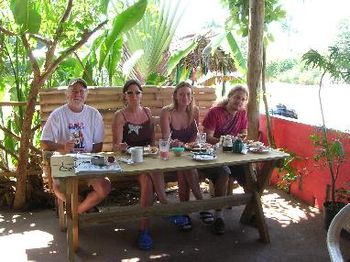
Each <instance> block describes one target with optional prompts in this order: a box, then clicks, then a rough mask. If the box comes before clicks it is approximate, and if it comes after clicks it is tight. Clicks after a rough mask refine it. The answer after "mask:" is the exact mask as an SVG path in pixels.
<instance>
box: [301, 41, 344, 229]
mask: <svg viewBox="0 0 350 262" xmlns="http://www.w3.org/2000/svg"><path fill="white" fill-rule="evenodd" d="M302 60H303V61H304V62H305V67H306V68H310V67H311V68H316V69H319V70H320V71H321V72H322V73H321V77H320V81H319V90H318V100H319V105H320V113H321V117H322V125H321V127H320V129H319V131H318V132H316V133H315V134H313V135H312V136H311V140H312V142H313V144H314V146H315V147H316V149H317V153H316V155H315V157H314V159H315V160H316V161H317V162H318V163H320V164H321V166H324V167H326V168H327V169H328V171H329V175H330V181H331V184H330V189H329V190H327V195H328V196H329V195H330V198H329V197H326V201H325V202H324V205H323V207H324V214H325V227H326V229H328V227H329V224H330V222H331V221H332V219H333V217H334V216H335V215H336V213H337V212H338V211H339V210H340V209H341V207H342V205H341V204H338V203H337V201H336V181H337V178H338V176H339V170H340V169H339V168H340V166H341V164H342V163H343V162H344V160H345V152H344V149H343V145H342V142H341V140H340V139H339V138H338V137H330V135H329V133H328V129H327V127H326V122H325V117H324V111H323V104H322V96H321V91H322V86H323V85H322V83H323V80H324V77H325V76H329V77H330V78H331V79H333V80H335V81H344V82H346V83H349V82H350V54H349V51H348V49H347V48H346V49H344V48H339V47H338V46H331V47H329V49H328V54H327V55H321V54H320V53H319V52H317V51H316V50H313V49H311V50H309V51H308V52H307V53H305V54H304V55H303V56H302Z"/></svg>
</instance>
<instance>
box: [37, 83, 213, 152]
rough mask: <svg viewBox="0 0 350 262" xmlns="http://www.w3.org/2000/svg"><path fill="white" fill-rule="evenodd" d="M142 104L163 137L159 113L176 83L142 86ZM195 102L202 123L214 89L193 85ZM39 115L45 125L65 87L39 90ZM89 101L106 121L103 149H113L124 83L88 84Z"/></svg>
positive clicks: (170, 98) (62, 95) (63, 94)
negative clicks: (110, 85)
mask: <svg viewBox="0 0 350 262" xmlns="http://www.w3.org/2000/svg"><path fill="white" fill-rule="evenodd" d="M143 90H144V91H143V97H142V105H143V106H147V107H149V108H150V109H151V110H152V115H153V116H154V119H155V122H156V129H155V132H156V139H158V138H160V136H161V134H160V127H159V114H160V110H161V109H162V107H163V106H165V105H168V104H170V103H171V101H172V94H173V91H174V87H160V88H158V87H145V88H144V89H143ZM193 91H194V98H195V102H196V105H198V106H199V108H200V123H202V120H203V117H204V116H205V114H206V113H207V111H208V109H209V108H210V107H211V106H212V105H213V103H214V102H215V100H216V95H215V89H214V88H211V87H195V88H193ZM39 96H40V116H41V121H42V126H43V125H44V124H45V122H46V121H47V118H48V117H49V115H50V113H51V112H52V111H53V110H54V109H56V108H57V107H59V106H61V105H63V104H64V103H65V89H43V90H41V91H40V94H39ZM86 103H87V104H88V105H91V106H93V107H95V108H97V109H98V110H99V111H100V113H101V114H102V116H103V120H104V123H105V134H106V136H105V141H104V146H103V150H104V151H111V149H112V127H111V125H112V118H113V115H114V112H115V111H117V110H118V109H120V108H122V107H123V105H124V104H123V101H122V88H121V87H94V88H89V95H88V99H87V101H86Z"/></svg>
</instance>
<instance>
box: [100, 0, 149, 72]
mask: <svg viewBox="0 0 350 262" xmlns="http://www.w3.org/2000/svg"><path fill="white" fill-rule="evenodd" d="M146 7H147V0H139V1H138V2H137V3H135V4H134V5H132V6H130V7H129V8H127V9H126V10H125V11H124V12H122V13H121V14H119V15H117V16H116V18H115V19H114V21H113V26H112V29H111V30H110V31H109V32H108V34H107V36H106V38H105V40H104V42H103V43H102V46H101V49H100V58H99V69H100V70H101V68H102V65H103V63H104V61H105V58H106V56H107V55H108V53H109V52H111V49H112V47H113V45H114V43H115V41H117V40H118V39H119V36H120V35H121V34H122V33H123V32H124V33H126V32H127V31H128V30H130V29H131V28H132V27H133V26H135V25H136V24H137V23H138V22H139V21H140V20H141V18H142V17H143V15H144V12H145V10H146Z"/></svg>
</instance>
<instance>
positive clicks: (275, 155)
mask: <svg viewBox="0 0 350 262" xmlns="http://www.w3.org/2000/svg"><path fill="white" fill-rule="evenodd" d="M101 154H102V155H104V156H110V155H115V153H101ZM93 155H95V154H93ZM115 156H116V158H117V159H118V157H120V156H119V155H115ZM287 156H288V154H286V153H284V152H281V151H277V150H271V151H270V152H268V153H263V154H257V153H248V154H245V155H244V154H236V153H232V152H222V151H221V150H218V152H217V158H216V159H215V160H211V161H194V160H193V159H192V158H191V155H190V153H185V154H183V155H182V156H180V157H176V156H174V155H172V154H171V155H170V158H169V160H161V159H160V158H159V157H158V156H156V157H154V156H153V157H145V158H144V162H142V163H137V164H133V165H128V164H125V163H122V162H121V163H120V166H121V167H122V171H121V172H116V173H112V174H108V177H110V178H111V179H119V178H120V179H122V178H125V177H132V176H137V175H138V174H140V173H144V172H168V171H177V170H187V169H193V168H197V169H202V168H210V167H219V166H225V165H243V166H244V170H245V178H246V186H245V188H244V189H245V192H244V193H242V194H234V195H229V196H225V197H216V198H210V199H203V200H194V201H188V202H177V203H169V204H166V205H161V204H157V205H153V206H151V207H147V208H141V207H140V206H139V205H135V206H128V207H118V208H116V209H115V210H114V211H111V212H101V213H90V214H82V215H78V213H77V207H78V181H79V180H80V179H87V178H91V177H98V176H105V175H106V174H105V173H103V172H96V173H94V174H84V175H81V174H80V175H76V174H75V172H74V169H73V168H71V167H73V164H74V157H76V155H72V154H68V155H53V156H52V157H51V172H52V176H53V178H54V179H59V180H60V185H61V187H62V188H63V189H64V192H65V195H66V225H67V251H68V259H69V261H73V260H74V255H75V251H76V250H77V248H78V246H79V241H78V239H79V235H78V221H79V224H80V225H87V224H96V223H111V222H112V223H115V222H117V221H127V220H137V219H140V218H144V217H154V216H165V215H175V214H183V213H191V212H196V211H203V210H210V209H218V208H219V209H220V208H225V207H230V206H238V205H245V209H244V211H243V213H242V215H241V219H240V222H241V223H249V222H250V221H251V218H252V216H254V218H255V219H254V220H255V223H256V226H257V229H258V231H259V235H260V239H261V240H262V241H263V242H265V243H268V242H269V241H270V238H269V233H268V229H267V226H266V222H265V218H264V213H263V209H262V204H261V195H262V193H263V190H264V188H265V187H266V186H267V184H268V181H269V179H270V176H271V173H272V170H273V168H274V167H275V166H276V165H277V164H278V163H279V162H280V161H281V160H283V159H284V158H285V157H287ZM254 163H261V164H262V165H261V166H262V167H261V168H260V170H259V171H258V173H256V172H255V171H254V170H255V169H254ZM62 166H63V167H64V168H62ZM135 178H136V177H135Z"/></svg>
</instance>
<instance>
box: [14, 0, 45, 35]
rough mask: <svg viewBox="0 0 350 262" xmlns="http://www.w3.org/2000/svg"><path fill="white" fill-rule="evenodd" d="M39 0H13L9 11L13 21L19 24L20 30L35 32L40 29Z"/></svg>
mask: <svg viewBox="0 0 350 262" xmlns="http://www.w3.org/2000/svg"><path fill="white" fill-rule="evenodd" d="M39 6H40V2H38V1H32V0H14V1H12V3H11V11H12V14H13V17H14V19H15V22H16V23H17V24H18V25H20V26H21V32H29V33H34V34H35V33H37V32H39V29H40V24H41V16H40V13H39Z"/></svg>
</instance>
